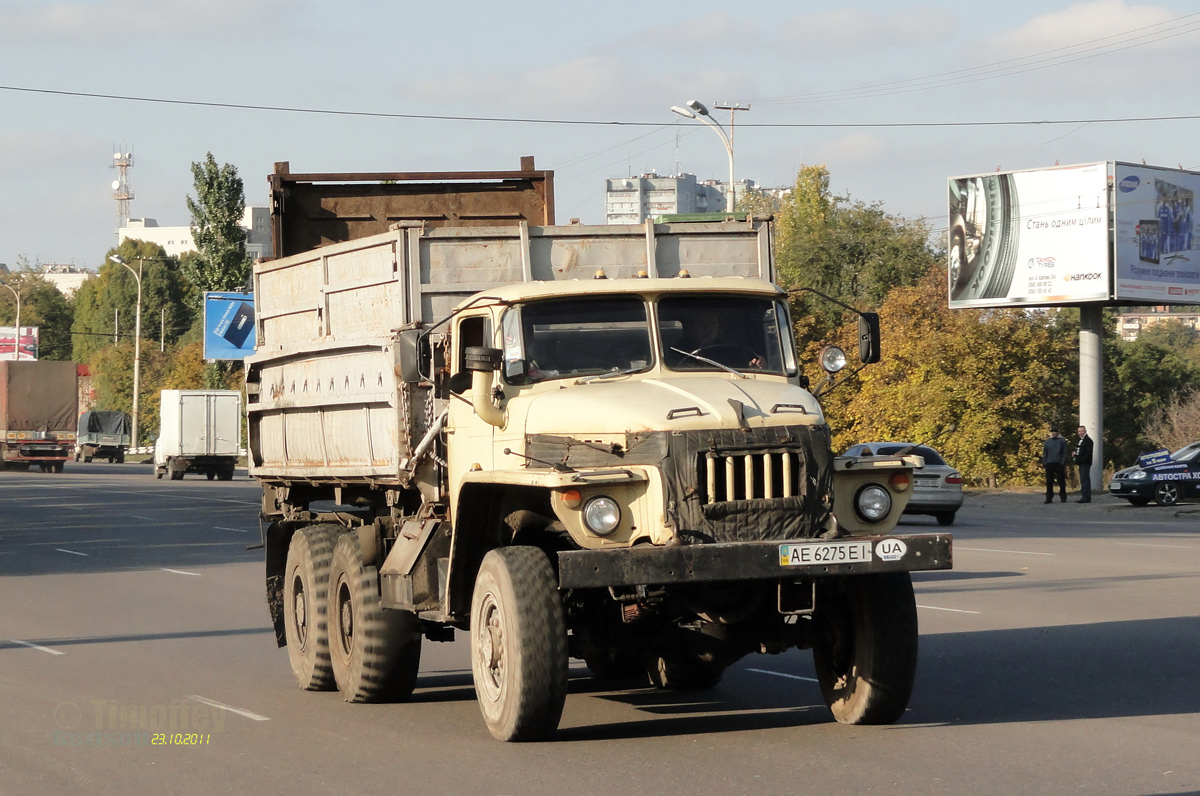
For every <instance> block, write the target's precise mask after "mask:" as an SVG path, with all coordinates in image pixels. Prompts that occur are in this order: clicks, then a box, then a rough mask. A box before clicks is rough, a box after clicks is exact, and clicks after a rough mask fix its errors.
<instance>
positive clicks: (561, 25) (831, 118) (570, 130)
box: [0, 0, 1200, 269]
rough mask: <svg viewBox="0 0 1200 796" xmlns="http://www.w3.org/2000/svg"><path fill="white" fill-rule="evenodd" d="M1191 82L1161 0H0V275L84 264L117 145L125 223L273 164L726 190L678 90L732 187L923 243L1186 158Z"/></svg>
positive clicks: (1186, 49)
mask: <svg viewBox="0 0 1200 796" xmlns="http://www.w3.org/2000/svg"><path fill="white" fill-rule="evenodd" d="M1196 74H1200V8H1198V7H1197V6H1196V5H1194V4H1193V3H1188V2H1183V1H1182V0H1178V1H1176V0H1171V1H1170V2H1157V3H1137V2H1134V0H1086V1H1085V2H1078V3H1068V2H1058V1H1057V0H1039V1H1038V2H1028V1H1027V0H1010V1H1009V2H1006V3H954V4H948V3H947V4H919V5H918V4H913V5H910V4H906V3H903V2H883V1H882V0H860V1H859V2H854V0H848V1H847V2H844V3H834V4H829V3H813V2H795V1H794V0H792V1H791V2H787V1H784V0H757V1H756V2H754V3H747V4H740V5H738V6H736V7H735V6H731V5H729V4H727V3H714V2H708V1H707V0H690V1H689V2H686V3H682V2H673V1H662V0H660V2H656V3H633V2H626V1H625V0H609V1H608V2H606V3H602V4H588V5H587V6H582V5H576V4H573V3H561V2H559V3H541V2H526V1H525V0H507V2H504V3H486V4H485V3H478V2H472V1H471V0H466V1H465V2H458V3H428V2H421V3H413V2H404V1H403V0H341V2H338V3H319V2H312V1H311V0H70V1H66V2H39V1H38V0H0V119H2V120H3V122H2V123H0V263H7V264H8V265H9V267H10V268H13V267H16V265H17V263H18V262H20V261H21V260H20V258H23V259H24V260H27V261H28V262H30V263H33V264H38V263H72V264H75V265H77V266H80V267H85V268H89V269H95V268H97V267H98V266H99V265H100V264H101V263H102V262H103V260H104V256H105V253H106V252H107V250H108V249H109V248H110V247H111V246H113V245H115V243H116V226H117V203H116V201H115V200H114V199H113V198H112V193H113V191H112V182H113V180H115V179H116V177H117V172H116V170H115V169H114V168H113V167H112V158H113V153H114V152H117V151H131V152H132V153H133V156H134V166H133V168H132V169H131V170H130V172H129V186H130V188H132V190H133V192H134V197H135V198H134V199H133V200H132V202H131V206H130V213H131V215H132V216H133V217H135V218H142V217H150V218H155V219H157V220H158V222H159V224H161V225H164V226H167V225H186V224H188V223H189V221H190V217H189V214H188V211H187V205H186V197H187V195H188V194H189V193H193V188H192V177H191V170H190V166H191V163H192V162H194V161H200V160H202V159H204V157H205V154H206V153H207V152H212V154H213V156H214V157H215V158H216V160H217V161H218V162H219V163H230V164H232V165H233V166H235V167H236V168H237V170H238V173H239V175H240V176H241V177H242V179H243V180H244V182H245V186H246V198H247V201H248V202H249V203H250V204H264V205H265V204H267V197H268V194H267V179H266V178H267V175H268V174H269V173H270V172H271V171H272V168H273V164H274V163H275V162H276V161H285V160H286V161H290V163H291V169H292V171H293V172H354V171H364V172H372V171H480V170H515V169H517V168H519V164H520V158H521V156H523V155H533V156H534V157H535V159H536V165H537V167H538V168H539V169H553V170H554V172H555V196H556V216H557V220H558V222H559V223H566V222H567V221H568V220H569V219H571V218H579V219H580V220H581V221H582V222H583V223H592V224H602V223H604V186H605V180H606V179H607V178H614V177H624V176H629V175H634V174H641V173H644V172H647V171H652V170H653V171H656V172H657V173H658V174H660V175H667V174H675V173H678V172H687V173H692V174H696V175H698V176H699V177H700V178H701V179H722V180H723V179H725V178H726V176H727V173H728V161H727V158H726V152H725V148H724V146H723V144H722V143H721V141H720V140H719V138H718V136H717V135H716V134H715V133H714V132H713V131H712V130H709V129H706V128H705V127H704V126H703V125H702V124H700V123H698V122H696V121H694V120H689V119H685V118H683V117H681V116H678V115H676V114H674V113H672V112H671V111H670V106H672V105H681V104H683V103H685V102H687V101H688V100H692V99H696V100H699V101H700V102H702V103H705V104H706V105H709V106H710V107H711V106H712V105H714V104H717V103H741V104H743V105H745V104H748V105H749V106H750V109H749V110H747V111H743V112H739V113H737V114H736V119H735V120H734V128H733V136H734V149H735V155H736V176H737V179H739V180H741V179H743V178H749V179H753V180H755V181H756V182H757V183H758V184H760V185H762V186H764V187H777V186H787V185H791V184H792V183H794V181H795V175H796V172H797V170H798V169H799V168H800V167H801V166H802V165H813V164H825V165H826V166H827V167H828V169H829V172H830V175H831V186H832V189H833V191H834V192H835V193H837V194H841V195H849V196H850V197H851V198H852V199H855V200H861V201H864V202H878V203H880V204H881V205H882V207H883V209H884V210H886V211H887V212H889V213H891V214H894V215H897V216H903V217H905V218H910V219H913V218H920V217H924V218H926V219H928V220H929V222H930V224H931V226H932V227H933V228H934V229H935V230H944V228H945V226H946V212H947V211H946V202H947V198H946V196H947V191H946V182H947V179H948V178H949V177H952V176H960V175H966V174H977V173H982V172H992V171H996V170H997V169H1002V170H1005V171H1007V170H1014V169H1030V168H1041V167H1046V166H1052V165H1054V164H1055V163H1061V164H1064V165H1065V164H1070V163H1086V162H1095V161H1102V160H1118V161H1129V162H1134V163H1138V162H1142V161H1145V162H1146V163H1148V164H1150V165H1160V166H1167V167H1173V168H1174V167H1180V168H1186V169H1200V144H1198V143H1197V142H1198V141H1200V135H1198V132H1200V107H1197V106H1196V104H1195V102H1194V99H1195V97H1196V90H1195V77H1194V76H1195V75H1196ZM121 98H128V99H121ZM228 106H243V107H228ZM284 109H294V110H284ZM713 114H714V118H716V119H717V120H718V121H720V122H721V123H722V124H724V125H726V126H728V125H729V122H730V120H729V116H728V114H727V113H726V112H724V111H718V110H715V109H714V110H713ZM437 117H443V118H437ZM444 117H456V118H453V119H450V118H444ZM1165 117H1190V118H1183V119H1179V118H1175V119H1172V118H1165ZM568 122H570V123H568ZM584 122H587V124H585V123H584ZM1012 122H1025V123H1024V124H1000V123H1012Z"/></svg>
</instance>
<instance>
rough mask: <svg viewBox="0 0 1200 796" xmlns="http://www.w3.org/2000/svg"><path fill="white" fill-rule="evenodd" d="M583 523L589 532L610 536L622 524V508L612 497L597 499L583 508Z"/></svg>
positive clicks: (590, 501) (593, 499)
mask: <svg viewBox="0 0 1200 796" xmlns="http://www.w3.org/2000/svg"><path fill="white" fill-rule="evenodd" d="M583 522H584V524H585V525H587V527H588V530H589V531H591V532H592V533H594V534H597V535H599V536H608V535H609V534H610V533H612V532H613V531H615V530H616V529H617V526H618V525H620V524H621V507H620V506H618V505H617V501H615V500H613V499H612V498H610V497H595V498H592V499H591V500H589V501H588V502H587V503H586V504H585V505H584V507H583Z"/></svg>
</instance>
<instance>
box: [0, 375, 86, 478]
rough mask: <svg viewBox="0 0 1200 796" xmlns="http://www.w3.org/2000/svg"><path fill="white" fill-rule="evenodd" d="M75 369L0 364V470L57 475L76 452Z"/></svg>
mask: <svg viewBox="0 0 1200 796" xmlns="http://www.w3.org/2000/svg"><path fill="white" fill-rule="evenodd" d="M78 383H79V377H78V366H77V365H76V364H75V363H74V362H51V361H49V360H37V361H33V362H25V361H22V362H11V361H0V434H2V435H3V444H2V445H0V466H3V467H7V468H8V469H10V470H28V469H29V468H30V466H31V465H34V464H36V465H37V466H38V467H39V468H40V469H41V471H42V472H44V473H48V472H54V473H61V472H62V471H63V464H64V462H66V461H67V459H69V458H71V454H72V451H73V450H74V448H75V434H76V431H75V419H76V417H77V416H78V414H79V412H78V405H79V393H78Z"/></svg>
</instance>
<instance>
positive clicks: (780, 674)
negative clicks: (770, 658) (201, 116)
mask: <svg viewBox="0 0 1200 796" xmlns="http://www.w3.org/2000/svg"><path fill="white" fill-rule="evenodd" d="M746 671H748V672H757V673H758V674H769V675H773V676H775V677H786V678H787V679H789V680H803V681H804V682H806V683H820V682H821V681H820V680H817V679H816V678H813V677H801V676H800V675H798V674H784V673H783V672H773V671H771V670H770V669H747V670H746Z"/></svg>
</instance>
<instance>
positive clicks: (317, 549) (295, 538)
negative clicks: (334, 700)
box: [283, 525, 336, 691]
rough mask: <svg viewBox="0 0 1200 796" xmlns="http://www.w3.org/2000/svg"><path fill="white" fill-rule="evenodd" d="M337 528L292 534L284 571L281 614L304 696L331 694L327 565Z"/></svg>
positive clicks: (290, 658) (314, 528) (311, 527)
mask: <svg viewBox="0 0 1200 796" xmlns="http://www.w3.org/2000/svg"><path fill="white" fill-rule="evenodd" d="M335 533H336V526H332V525H309V526H306V527H304V528H301V529H300V530H298V531H296V532H295V533H294V534H292V541H291V544H289V545H288V554H287V564H286V568H285V569H284V583H283V601H284V602H283V614H284V634H285V636H286V638H287V651H288V661H289V662H290V663H291V665H292V673H293V674H295V675H296V682H297V683H298V684H299V685H300V687H301V688H303V689H305V690H306V691H329V690H332V689H333V686H334V682H333V668H332V666H331V665H330V661H329V623H328V621H327V617H328V608H329V566H330V562H331V561H332V559H333V540H334V534H335Z"/></svg>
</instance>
